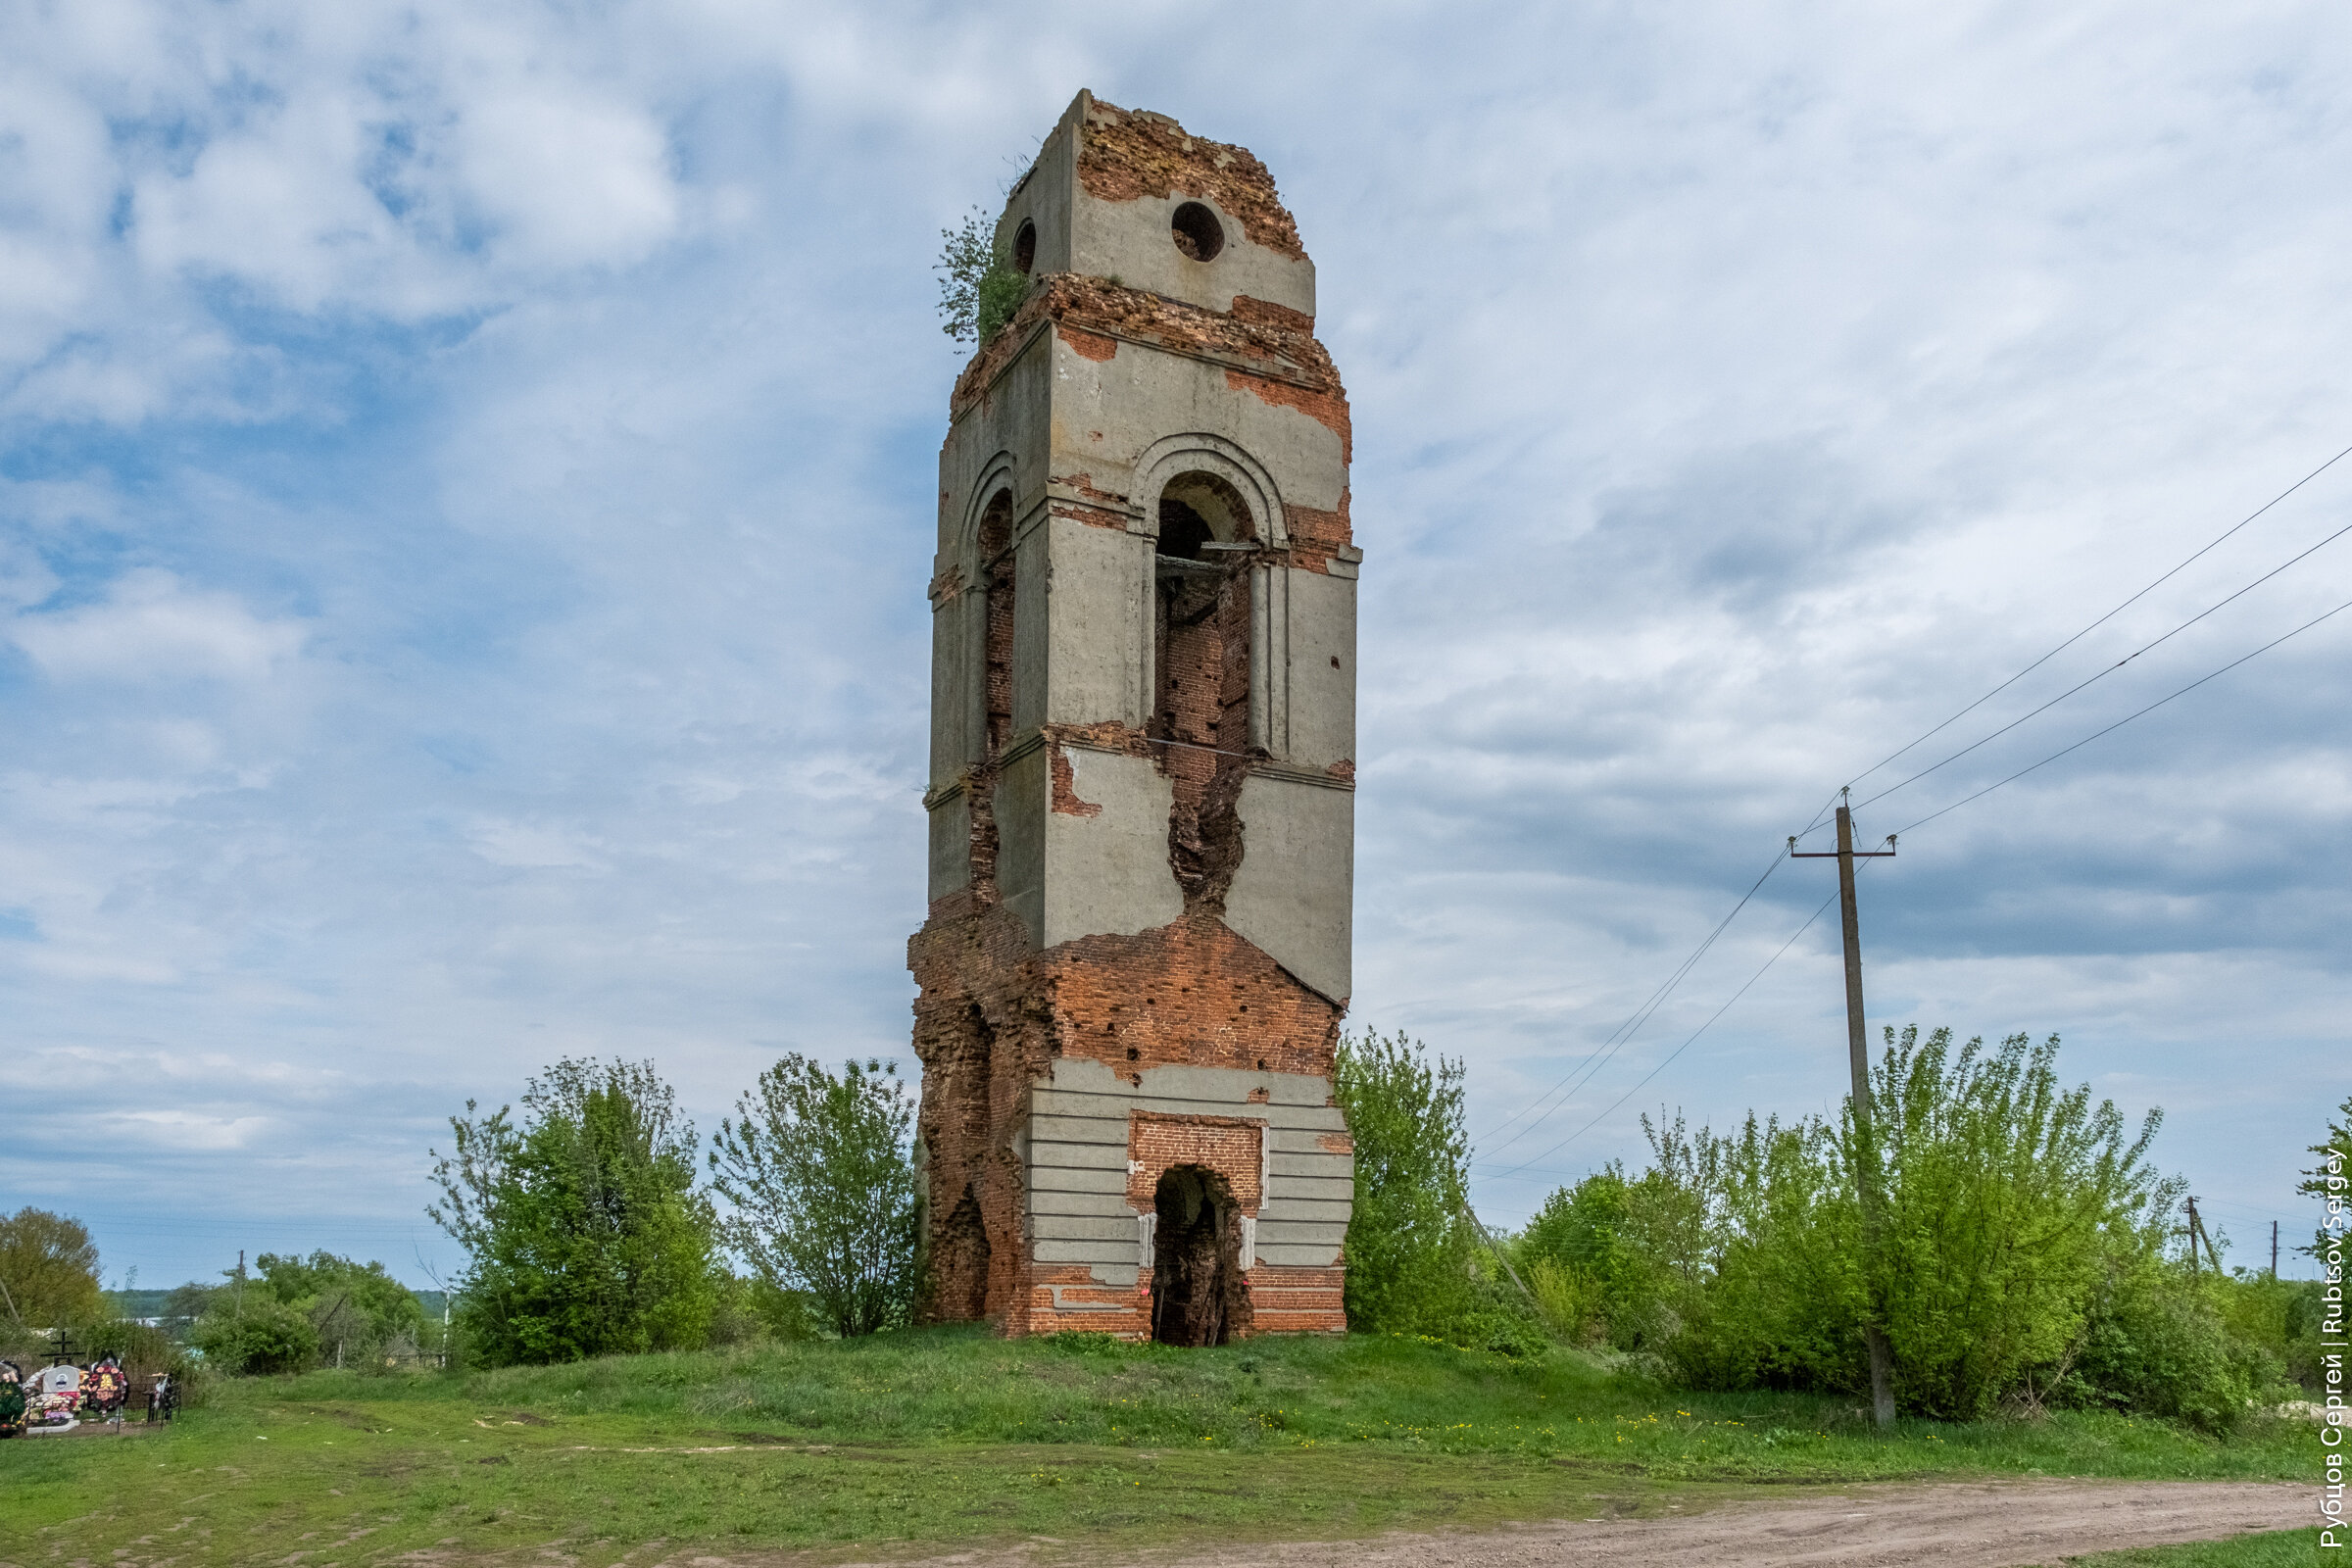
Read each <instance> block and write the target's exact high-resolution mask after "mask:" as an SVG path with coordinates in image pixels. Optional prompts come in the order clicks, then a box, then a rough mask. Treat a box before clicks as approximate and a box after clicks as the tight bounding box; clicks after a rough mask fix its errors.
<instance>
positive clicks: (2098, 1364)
mask: <svg viewBox="0 0 2352 1568" xmlns="http://www.w3.org/2000/svg"><path fill="white" fill-rule="evenodd" d="M2226 1288H2227V1287H2226V1285H2225V1283H2224V1282H2223V1281H2220V1280H2217V1279H2215V1278H2214V1277H2213V1276H2212V1275H2211V1274H2210V1273H2208V1274H2206V1275H2204V1276H2202V1277H2201V1278H2200V1277H2199V1276H2197V1275H2195V1274H2192V1273H2191V1272H2190V1271H2189V1270H2188V1269H2187V1267H2186V1266H2185V1265H2184V1264H2182V1263H2181V1262H2180V1261H2177V1260H2174V1259H2170V1258H2166V1257H2163V1256H2161V1255H2159V1254H2157V1253H2156V1252H2155V1251H2154V1250H2148V1251H2145V1252H2142V1253H2140V1254H2138V1255H2135V1256H2131V1257H2128V1258H2124V1259H2120V1260H2117V1262H2116V1265H2115V1266H2114V1268H2113V1270H2112V1272H2111V1273H2110V1275H2109V1277H2108V1278H2107V1279H2106V1280H2105V1281H2104V1282H2103V1283H2102V1286H2101V1288H2100V1291H2099V1293H2098V1298H2097V1299H2096V1300H2095V1301H2094V1302H2093V1303H2092V1305H2091V1309H2090V1310H2089V1311H2088V1312H2087V1313H2086V1314H2085V1325H2084V1330H2083V1336H2082V1346H2081V1348H2080V1350H2079V1351H2078V1352H2077V1353H2076V1354H2075V1356H2074V1359H2073V1365H2072V1368H2071V1370H2070V1371H2069V1373H2068V1375H2067V1376H2066V1378H2065V1381H2064V1382H2063V1383H2062V1384H2061V1385H2060V1387H2059V1388H2058V1391H2057V1392H2058V1395H2059V1397H2061V1398H2063V1399H2065V1400H2067V1401H2068V1402H2070V1403H2075V1404H2084V1405H2107V1406H2110V1407H2112V1408H2115V1409H2120V1410H2131V1411H2134V1412H2137V1413H2140V1414H2144V1415H2156V1416H2163V1417H2165V1418H2166V1419H2168V1420H2175V1421H2180V1422H2183V1423H2185V1424H2187V1425H2190V1426H2194V1427H2200V1428H2203V1429H2205V1430H2207V1431H2210V1432H2227V1431H2229V1429H2230V1428H2232V1427H2234V1426H2236V1425H2237V1424H2238V1422H2239V1421H2241V1420H2243V1419H2244V1417H2245V1414H2246V1407H2247V1405H2248V1404H2249V1403H2250V1402H2251V1401H2253V1400H2255V1399H2256V1398H2257V1397H2265V1396H2267V1400H2266V1402H2275V1401H2276V1399H2277V1398H2278V1397H2279V1396H2280V1394H2282V1393H2283V1391H2282V1390H2280V1389H2278V1386H2277V1385H2278V1380H2279V1367H2278V1362H2277V1361H2276V1360H2274V1359H2272V1358H2271V1357H2270V1356H2269V1355H2268V1354H2266V1353H2265V1352H2264V1351H2263V1349H2262V1348H2260V1347H2259V1346H2256V1345H2251V1344H2248V1343H2247V1342H2245V1341H2243V1340H2240V1339H2236V1338H2234V1337H2232V1336H2231V1335H2230V1333H2229V1329H2228V1327H2227V1326H2226V1324H2225V1323H2224V1321H2223V1317H2222V1312H2221V1309H2220V1302H2219V1300H2218V1299H2217V1298H2219V1297H2220V1296H2221V1295H2222V1293H2223V1292H2224V1291H2225V1290H2226Z"/></svg>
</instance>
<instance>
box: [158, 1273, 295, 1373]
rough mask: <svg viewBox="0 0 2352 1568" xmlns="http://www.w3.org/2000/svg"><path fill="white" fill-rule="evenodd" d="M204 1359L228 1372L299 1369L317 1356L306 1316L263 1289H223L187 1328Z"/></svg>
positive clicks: (212, 1365) (288, 1370) (217, 1368)
mask: <svg viewBox="0 0 2352 1568" xmlns="http://www.w3.org/2000/svg"><path fill="white" fill-rule="evenodd" d="M188 1343H189V1344H191V1345H193V1346H195V1347H196V1348H197V1349H199V1350H201V1351H203V1352H204V1359H205V1363H206V1364H207V1365H209V1366H211V1367H213V1368H215V1369H216V1370H218V1371H220V1372H222V1373H225V1374H227V1375H228V1376H231V1377H241V1376H242V1377H249V1376H255V1375H258V1374H262V1373H270V1372H299V1371H301V1370H302V1369H303V1368H305V1367H307V1366H310V1365H311V1364H312V1363H313V1362H314V1361H316V1360H317V1359H318V1355H319V1331H318V1329H317V1328H315V1327H313V1326H312V1323H311V1320H310V1319H309V1318H307V1317H305V1316H304V1315H303V1314H302V1313H300V1312H297V1311H296V1310H294V1308H292V1307H290V1306H288V1305H286V1303H285V1302H283V1301H281V1300H279V1299H277V1298H276V1297H274V1296H271V1295H270V1293H269V1292H267V1291H264V1290H255V1289H251V1288H247V1289H245V1290H242V1291H230V1292H224V1293H223V1296H222V1299H220V1300H218V1301H217V1302H216V1303H215V1305H214V1308H213V1309H212V1310H211V1311H208V1312H206V1313H205V1315H204V1316H202V1317H200V1318H198V1319H197V1320H196V1326H195V1327H194V1328H192V1329H190V1330H189V1331H188Z"/></svg>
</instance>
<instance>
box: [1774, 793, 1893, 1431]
mask: <svg viewBox="0 0 2352 1568" xmlns="http://www.w3.org/2000/svg"><path fill="white" fill-rule="evenodd" d="M1838 793H1839V796H1840V799H1839V801H1838V849H1837V858H1838V910H1839V916H1840V924H1841V926H1842V928H1843V934H1844V939H1845V1054H1846V1064H1847V1066H1848V1067H1849V1068H1850V1069H1851V1070H1852V1073H1853V1083H1854V1137H1855V1142H1856V1143H1857V1144H1858V1145H1859V1146H1860V1151H1861V1154H1862V1159H1861V1163H1860V1167H1859V1168H1858V1169H1857V1170H1856V1171H1855V1172H1854V1179H1855V1185H1856V1186H1857V1188H1858V1189H1859V1196H1860V1199H1861V1201H1862V1245H1863V1247H1864V1249H1865V1250H1866V1255H1867V1258H1868V1262H1869V1265H1870V1272H1871V1274H1872V1276H1873V1277H1874V1279H1875V1278H1876V1277H1877V1276H1878V1274H1879V1269H1878V1262H1879V1224H1880V1217H1881V1216H1880V1193H1879V1155H1878V1130H1877V1128H1876V1127H1875V1126H1874V1125H1873V1124H1872V1120H1871V1107H1870V1035H1869V1031H1868V1029H1867V1028H1866V1027H1865V1026H1864V1023H1863V1018H1862V912H1861V909H1860V907H1858V906H1857V905H1856V904H1855V902H1854V860H1855V858H1856V851H1855V849H1854V813H1853V810H1852V809H1851V808H1850V807H1848V806H1847V805H1846V804H1845V801H1844V799H1843V795H1844V792H1843V791H1839V792H1838ZM1887 843H1888V848H1887V849H1884V850H1864V851H1861V852H1860V858H1863V859H1870V858H1874V857H1877V856H1883V855H1892V854H1893V853H1894V851H1893V848H1892V845H1893V841H1892V840H1891V839H1890V840H1888V841H1887ZM1789 854H1790V855H1791V856H1792V857H1795V858H1798V859H1827V858H1829V857H1828V856H1826V855H1821V854H1805V853H1800V852H1799V851H1798V850H1797V848H1796V840H1794V839H1790V840H1789ZM1870 1312H1871V1320H1870V1322H1868V1323H1867V1324H1866V1325H1864V1327H1863V1331H1862V1332H1863V1338H1864V1339H1865V1340H1867V1341H1868V1342H1869V1345H1870V1403H1871V1411H1872V1414H1873V1415H1874V1416H1875V1417H1876V1418H1877V1421H1878V1424H1879V1428H1880V1430H1881V1431H1885V1430H1887V1429H1888V1428H1890V1427H1892V1426H1893V1425H1894V1347H1893V1346H1892V1345H1891V1344H1889V1343H1888V1341H1887V1302H1886V1298H1885V1295H1884V1293H1883V1291H1881V1290H1880V1289H1879V1288H1877V1287H1875V1286H1874V1288H1873V1290H1872V1292H1871V1303H1870Z"/></svg>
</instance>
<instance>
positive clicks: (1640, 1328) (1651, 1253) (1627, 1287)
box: [1516, 1163, 1670, 1350]
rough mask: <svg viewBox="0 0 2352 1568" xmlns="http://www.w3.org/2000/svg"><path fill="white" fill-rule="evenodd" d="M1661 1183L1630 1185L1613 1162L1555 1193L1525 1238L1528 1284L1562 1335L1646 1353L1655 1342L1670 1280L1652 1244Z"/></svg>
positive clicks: (1521, 1242)
mask: <svg viewBox="0 0 2352 1568" xmlns="http://www.w3.org/2000/svg"><path fill="white" fill-rule="evenodd" d="M1656 1186H1657V1183H1656V1182H1655V1181H1654V1180H1653V1181H1650V1182H1648V1183H1647V1185H1645V1186H1641V1187H1636V1186H1630V1185H1629V1184H1628V1183H1627V1182H1626V1179H1625V1171H1624V1168H1623V1167H1622V1166H1620V1165H1617V1164H1615V1163H1612V1164H1610V1165H1609V1166H1608V1167H1607V1168H1606V1169H1605V1170H1599V1171H1595V1172H1593V1174H1592V1175H1590V1176H1588V1177H1586V1178H1585V1179H1584V1180H1583V1181H1581V1182H1578V1183H1577V1184H1576V1185H1575V1186H1574V1187H1563V1188H1561V1189H1560V1190H1559V1191H1557V1192H1555V1193H1553V1194H1552V1195H1551V1197H1550V1198H1549V1199H1548V1200H1546V1201H1544V1206H1543V1207H1542V1208H1541V1209H1539V1210H1537V1212H1536V1216H1535V1218H1533V1219H1532V1220H1530V1221H1528V1224H1527V1228H1526V1229H1525V1230H1524V1231H1522V1232H1521V1233H1520V1234H1519V1238H1518V1245H1517V1249H1516V1250H1517V1254H1518V1256H1519V1258H1520V1259H1521V1260H1522V1262H1523V1263H1524V1265H1525V1266H1526V1268H1527V1271H1528V1276H1529V1277H1528V1286H1529V1288H1530V1289H1531V1290H1533V1291H1534V1292H1535V1295H1536V1299H1537V1301H1538V1302H1539V1303H1540V1304H1541V1305H1542V1307H1543V1309H1544V1317H1545V1318H1546V1319H1547V1320H1548V1321H1549V1322H1550V1324H1551V1326H1552V1329H1553V1331H1554V1332H1555V1333H1557V1334H1559V1335H1560V1336H1561V1337H1562V1338H1564V1339H1567V1340H1569V1341H1571V1342H1573V1343H1577V1344H1586V1345H1608V1346H1611V1347H1613V1348H1617V1349H1620V1350H1640V1349H1643V1348H1647V1347H1648V1346H1649V1344H1650V1342H1651V1341H1653V1340H1654V1339H1655V1338H1656V1337H1657V1334H1658V1328H1659V1322H1660V1318H1659V1314H1660V1313H1661V1312H1662V1311H1663V1309H1664V1304H1665V1299H1666V1295H1667V1292H1668V1289H1669V1286H1670V1281H1669V1280H1668V1279H1667V1278H1666V1277H1665V1276H1664V1273H1663V1271H1662V1269H1661V1268H1660V1266H1659V1263H1658V1251H1657V1250H1656V1249H1655V1248H1654V1247H1652V1246H1650V1245H1648V1243H1647V1240H1646V1237H1647V1232H1648V1230H1649V1228H1650V1226H1649V1223H1648V1221H1649V1219H1650V1217H1651V1216H1652V1214H1653V1213H1654V1212H1655V1210H1656V1209H1657V1207H1658V1204H1657V1201H1656V1195H1655V1193H1654V1192H1653V1191H1652V1189H1654V1188H1655V1187H1656Z"/></svg>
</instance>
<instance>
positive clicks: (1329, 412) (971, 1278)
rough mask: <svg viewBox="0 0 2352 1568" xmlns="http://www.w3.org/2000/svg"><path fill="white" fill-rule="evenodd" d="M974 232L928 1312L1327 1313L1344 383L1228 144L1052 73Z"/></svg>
mask: <svg viewBox="0 0 2352 1568" xmlns="http://www.w3.org/2000/svg"><path fill="white" fill-rule="evenodd" d="M997 242H998V245H999V246H1000V248H1001V249H1002V251H1003V252H1004V253H1005V255H1007V256H1009V257H1010V258H1011V259H1012V261H1013V264H1014V265H1015V266H1017V267H1018V268H1019V269H1020V270H1022V271H1024V272H1026V273H1028V274H1029V278H1030V283H1029V289H1028V294H1027V296H1026V298H1025V300H1024V302H1023V303H1022V305H1021V307H1020V309H1019V311H1018V313H1017V314H1015V315H1014V316H1013V318H1012V319H1011V321H1010V322H1009V324H1007V325H1006V326H1005V328H1004V329H1003V330H1002V331H1000V332H999V333H997V334H996V335H995V336H994V337H993V338H991V339H990V340H989V341H988V342H987V343H985V344H983V345H982V346H981V347H980V349H979V351H978V353H977V354H975V355H974V357H973V359H972V362H971V363H970V365H969V366H967V367H966V368H965V369H964V371H963V373H962V374H961V376H959V377H958V378H957V380H956V388H955V392H954V395H953V397H952V399H951V402H950V404H949V420H950V423H949V429H948V437H947V441H946V444H945V445H944V446H943V447H942V448H941V451H940V458H939V555H938V559H937V561H936V563H935V566H934V570H933V573H932V578H931V587H930V597H931V603H932V609H933V617H932V628H933V630H932V664H931V670H932V674H931V783H930V788H929V790H928V791H927V793H926V794H925V796H924V802H923V804H924V806H925V808H926V809H927V810H928V812H929V816H930V836H931V860H930V915H929V918H928V919H926V920H925V921H924V923H923V927H922V929H921V930H920V931H918V932H917V933H915V935H914V937H913V939H912V940H911V941H910V942H909V943H908V946H907V960H908V964H909V966H910V967H911V968H912V969H913V971H914V976H915V980H916V982H917V984H918V985H919V986H920V988H921V989H920V995H919V997H918V998H917V1000H916V1002H915V1005H914V1011H915V1025H914V1045H915V1050H916V1053H917V1054H919V1055H920V1056H921V1058H922V1062H923V1101H922V1112H921V1117H920V1122H919V1127H918V1133H917V1138H918V1144H919V1149H918V1156H919V1157H920V1158H921V1159H922V1161H923V1163H924V1176H925V1182H926V1187H927V1191H928V1195H929V1196H928V1208H927V1216H926V1226H927V1234H926V1243H927V1248H928V1257H929V1265H930V1269H929V1285H928V1287H927V1296H926V1299H925V1302H924V1311H925V1312H926V1314H927V1315H928V1316H929V1317H931V1318H932V1319H934V1320H968V1319H975V1318H987V1319H990V1320H993V1321H996V1322H998V1323H1000V1324H1001V1325H1002V1327H1003V1329H1004V1332H1005V1333H1007V1334H1037V1333H1052V1332H1054V1331H1057V1330H1065V1329H1079V1330H1095V1331H1101V1332H1105V1333H1113V1334H1119V1335H1124V1336H1127V1337H1129V1338H1138V1339H1142V1338H1156V1339H1160V1340H1164V1341H1168V1342H1170V1343H1174V1344H1182V1345H1213V1344H1220V1343H1223V1342H1224V1341H1226V1340H1228V1339H1232V1338H1236V1337H1239V1336H1242V1335H1247V1334H1251V1333H1269V1332H1299V1331H1321V1332H1338V1331H1340V1330H1343V1329H1345V1328H1346V1326H1347V1321H1346V1316H1345V1313H1344V1311H1343V1309H1342V1306H1341V1284H1342V1270H1343V1267H1344V1263H1343V1259H1342V1255H1341V1245H1342V1243H1343V1241H1344V1240H1345V1237H1346V1233H1347V1224H1348V1204H1349V1199H1350V1194H1351V1191H1352V1155H1351V1148H1352V1146H1351V1145H1350V1143H1349V1141H1348V1129H1347V1125H1346V1122H1345V1120H1344V1119H1343V1117H1342V1116H1341V1113H1340V1110H1339V1108H1338V1105H1337V1103H1336V1102H1335V1100H1334V1098H1333V1094H1332V1055H1333V1052H1334V1049H1335V1047H1336V1045H1337V1043H1338V1037H1339V1027H1340V1019H1341V1016H1342V1014H1343V1013H1344V1012H1345V1011H1346V1009H1347V1004H1348V990H1349V978H1348V956H1349V954H1348V949H1349V917H1350V910H1349V902H1350V899H1351V896H1352V891H1353V876H1354V872H1353V854H1354V806H1355V797H1354V789H1355V763H1354V757H1355V579H1356V564H1357V563H1358V562H1359V561H1360V560H1361V559H1362V553H1361V552H1360V551H1358V550H1356V549H1355V548H1354V546H1353V545H1352V544H1351V543H1350V542H1349V539H1348V403H1347V398H1346V394H1345V393H1344V391H1343V390H1342V388H1341V385H1340V378H1339V375H1338V372H1337V371H1336V370H1335V369H1334V368H1333V367H1332V363H1331V358H1330V356H1329V355H1327V354H1326V353H1325V352H1324V350H1323V346H1322V344H1320V343H1319V342H1317V341H1316V340H1315V335H1314V316H1315V269H1314V264H1313V263H1312V262H1310V261H1308V260H1307V257H1306V253H1305V251H1304V250H1303V249H1302V248H1301V247H1300V245H1299V233H1298V229H1297V227H1296V226H1295V225H1294V223H1293V222H1292V221H1291V215H1290V214H1289V212H1287V211H1286V210H1285V209H1284V207H1283V205H1282V201H1281V198H1280V197H1279V196H1278V195H1277V194H1276V193H1275V189H1274V181H1273V178H1272V176H1271V175H1269V174H1268V173H1267V172H1266V170H1265V166H1264V165H1262V164H1260V163H1259V162H1258V161H1257V160H1256V159H1255V158H1253V157H1251V156H1250V153H1249V152H1248V151H1247V150H1245V149H1243V148H1240V147H1231V146H1226V145H1223V144H1220V143H1217V142H1212V141H1204V140H1202V139H1201V138H1199V137H1196V136H1191V135H1188V134H1186V132H1185V130H1184V128H1183V127H1182V126H1180V125H1178V124H1177V123H1175V122H1174V121H1172V120H1169V119H1167V118H1166V117H1165V116H1161V115H1154V114H1147V113H1143V112H1140V111H1130V110H1122V109H1117V108H1113V107H1112V106H1111V105H1109V104H1105V103H1101V102H1098V101H1097V100H1096V99H1095V98H1094V96H1093V95H1092V94H1089V93H1083V92H1082V93H1080V94H1079V95H1078V98H1077V100H1076V101H1075V102H1074V103H1072V104H1071V105H1070V107H1069V110H1068V112H1067V113H1065V114H1064V115H1063V116H1062V118H1061V122H1060V123H1058V124H1057V125H1055V126H1054V132H1053V134H1052V135H1051V136H1049V137H1048V138H1047V139H1046V141H1045V144H1044V146H1043V148H1042V149H1041V150H1040V152H1039V154H1038V157H1037V161H1036V163H1035V165H1034V166H1033V167H1032V168H1031V169H1030V171H1029V172H1028V173H1027V174H1026V175H1025V176H1023V178H1022V179H1021V181H1020V182H1019V183H1018V184H1017V185H1015V186H1014V187H1013V189H1012V192H1011V195H1010V197H1009V198H1008V199H1007V201H1006V203H1005V212H1004V216H1003V217H1002V218H1001V219H1000V220H999V222H998V228H997Z"/></svg>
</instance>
